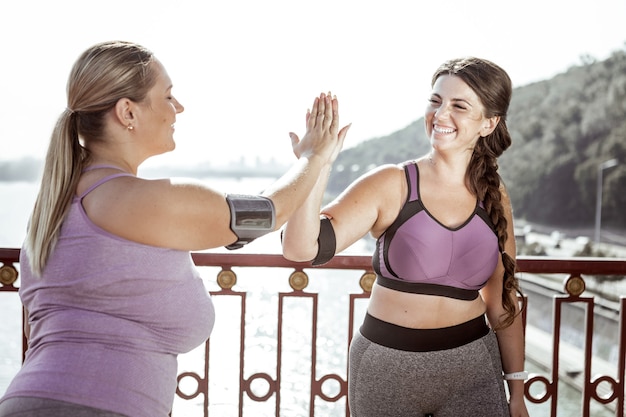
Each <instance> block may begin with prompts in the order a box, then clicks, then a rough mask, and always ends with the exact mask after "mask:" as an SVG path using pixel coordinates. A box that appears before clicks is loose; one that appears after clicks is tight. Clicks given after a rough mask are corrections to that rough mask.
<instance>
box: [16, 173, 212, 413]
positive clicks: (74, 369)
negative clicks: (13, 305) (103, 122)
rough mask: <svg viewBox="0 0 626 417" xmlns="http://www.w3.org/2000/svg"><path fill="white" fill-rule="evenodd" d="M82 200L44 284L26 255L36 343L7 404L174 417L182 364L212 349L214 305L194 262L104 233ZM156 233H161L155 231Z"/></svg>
mask: <svg viewBox="0 0 626 417" xmlns="http://www.w3.org/2000/svg"><path fill="white" fill-rule="evenodd" d="M123 175H130V174H126V173H120V174H114V175H111V176H109V177H106V178H104V179H102V180H101V181H100V182H98V183H96V184H94V185H93V186H92V187H91V188H90V189H89V190H87V191H86V192H85V193H84V194H83V195H81V196H79V197H75V199H74V201H73V202H72V204H71V207H70V209H69V212H68V213H67V216H66V218H65V220H64V222H63V225H62V227H61V232H60V236H59V239H58V242H57V245H56V247H55V248H54V250H53V252H52V253H51V255H50V258H49V260H48V263H47V265H46V267H45V269H44V271H43V273H42V277H41V278H36V277H33V276H32V274H31V272H30V263H29V258H28V254H27V253H26V250H24V248H23V249H22V251H21V255H20V270H21V275H20V277H21V287H20V291H19V292H20V297H21V299H22V302H23V303H24V305H25V307H26V308H27V309H28V311H29V322H30V325H31V334H30V336H31V337H30V340H29V346H28V351H27V352H26V359H25V361H24V364H23V366H22V368H21V369H20V371H19V372H18V374H17V375H16V377H15V378H14V379H13V381H12V382H11V384H10V386H9V388H8V389H7V391H6V393H5V396H4V398H8V397H16V396H35V397H45V398H51V399H56V400H61V401H69V402H73V403H77V404H82V405H86V406H90V407H96V408H100V409H104V410H110V411H114V412H117V413H120V414H124V415H128V416H133V417H166V416H167V415H168V413H169V412H170V410H171V407H172V403H173V400H174V395H175V392H176V386H177V381H176V375H177V372H178V364H177V355H178V354H180V353H184V352H187V351H190V350H191V349H193V348H195V347H196V346H198V345H200V344H202V343H203V342H204V341H206V340H207V338H208V337H209V335H210V334H211V330H212V328H213V323H214V320H215V312H214V308H213V303H212V301H211V298H210V296H209V294H208V292H207V290H206V289H205V286H204V283H203V281H202V279H201V277H200V275H199V272H198V271H197V269H196V267H195V265H194V263H193V261H192V259H191V255H190V254H189V252H186V251H178V250H171V249H166V248H160V247H153V246H148V245H143V244H139V243H136V242H132V241H129V240H126V239H123V238H120V237H118V236H115V235H113V234H111V233H108V232H106V231H104V230H103V229H101V228H99V227H98V226H96V225H95V224H94V223H93V222H91V220H90V219H89V218H88V217H87V214H86V213H85V210H84V208H83V206H82V198H83V197H84V196H85V195H86V194H87V193H89V192H90V191H91V190H92V189H94V188H95V187H97V186H99V185H100V184H102V183H104V182H105V181H108V180H110V179H112V178H116V177H119V176H123ZM154 227H159V225H158V224H155V225H154Z"/></svg>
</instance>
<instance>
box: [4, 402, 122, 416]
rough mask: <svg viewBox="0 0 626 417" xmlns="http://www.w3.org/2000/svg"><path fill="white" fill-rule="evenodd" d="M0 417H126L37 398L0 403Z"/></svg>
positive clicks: (82, 406)
mask: <svg viewBox="0 0 626 417" xmlns="http://www.w3.org/2000/svg"><path fill="white" fill-rule="evenodd" d="M0 417H125V416H124V415H122V414H117V413H113V412H111V411H106V410H99V409H97V408H91V407H85V406H84V405H79V404H73V403H67V402H64V401H57V400H50V399H48V398H37V397H13V398H8V399H6V400H4V401H2V402H1V403H0Z"/></svg>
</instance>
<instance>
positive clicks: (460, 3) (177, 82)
mask: <svg viewBox="0 0 626 417" xmlns="http://www.w3.org/2000/svg"><path fill="white" fill-rule="evenodd" d="M624 21H626V1H625V0H594V1H579V0H568V1H563V0H548V1H546V0H541V1H540V0H524V1H520V0H510V1H501V0H474V1H467V0H445V1H444V0H442V1H419V0H384V1H383V0H380V1H372V0H316V1H300V0H263V1H259V0H224V1H208V0H207V1H196V0H178V1H176V2H172V1H165V0H123V1H120V0H108V1H100V2H91V1H84V0H54V1H50V0H21V1H12V2H2V5H0V39H2V40H3V42H2V43H3V46H2V52H0V81H1V82H2V93H3V94H2V100H0V161H3V160H12V159H16V158H22V157H25V156H32V157H35V158H43V157H44V156H45V153H46V149H47V144H48V140H49V136H50V132H51V130H52V127H53V126H54V123H55V122H56V119H57V117H58V116H59V114H60V113H61V112H62V111H63V109H64V108H65V106H66V95H65V87H66V83H67V77H68V74H69V71H70V68H71V66H72V64H73V63H74V61H75V59H76V58H77V57H78V55H79V54H80V53H82V52H83V51H84V50H85V49H87V48H88V47H90V46H91V45H93V44H95V43H98V42H101V41H105V40H112V39H120V40H128V41H133V42H137V43H140V44H142V45H144V46H146V47H148V48H149V49H151V50H152V51H153V52H154V53H155V55H156V56H157V58H158V59H159V60H160V61H161V62H162V63H163V64H164V65H165V67H166V69H167V71H168V73H169V75H170V77H171V79H172V81H173V84H174V89H173V93H174V95H175V96H176V97H177V98H178V100H179V101H180V102H181V103H182V104H183V105H184V106H185V111H184V112H183V113H182V114H180V115H179V116H178V119H177V123H176V133H175V139H176V143H177V147H176V150H175V151H173V152H171V153H167V154H165V155H161V156H157V157H154V158H151V159H150V160H149V161H147V162H146V163H145V164H144V166H146V165H148V166H150V165H155V166H159V165H186V166H189V165H190V164H209V165H211V166H220V165H224V164H227V163H231V162H233V161H240V162H243V163H246V164H254V162H255V161H256V160H257V159H258V160H261V161H269V160H271V159H272V158H274V159H275V160H277V161H279V162H281V163H290V162H291V161H293V159H294V157H293V154H292V152H291V142H290V139H289V136H288V133H289V132H290V131H294V132H296V133H298V134H299V135H302V134H303V133H304V127H305V126H304V120H305V113H306V109H307V108H309V107H311V105H312V102H313V98H314V97H315V96H317V95H319V93H320V92H322V91H324V92H326V91H331V92H332V93H333V94H336V95H337V97H338V99H339V106H340V123H341V125H345V124H348V123H352V127H351V128H350V131H349V133H348V136H347V138H346V142H345V145H344V148H349V147H352V146H355V145H357V144H358V143H360V142H361V141H363V140H367V139H371V138H375V137H380V136H386V135H388V134H391V133H393V132H395V131H398V130H400V129H403V128H404V127H406V126H408V125H409V124H411V123H412V122H414V121H415V120H417V119H419V118H421V117H422V115H423V110H424V108H425V105H426V101H427V98H428V95H429V92H430V77H431V74H432V73H433V72H434V70H435V69H436V68H437V66H438V65H439V64H440V63H441V62H443V61H445V60H447V59H450V58H454V57H458V56H465V55H475V56H479V57H482V58H486V59H490V60H492V61H494V62H496V63H497V64H499V65H500V66H502V67H503V68H504V69H506V70H507V72H508V73H509V75H510V76H511V79H512V80H513V84H514V86H515V87H518V86H523V85H527V84H530V83H532V82H536V81H541V80H544V79H548V78H551V77H553V76H554V75H556V74H559V73H562V72H565V71H566V70H567V69H568V68H570V67H572V66H574V65H579V64H580V63H581V59H580V58H581V57H582V56H585V55H589V56H591V57H593V58H596V59H598V60H602V59H606V58H607V57H608V56H610V54H611V53H612V52H614V51H616V50H620V49H624V47H625V45H626V44H625V42H626V31H624V24H623V22H624ZM546 117H549V115H546Z"/></svg>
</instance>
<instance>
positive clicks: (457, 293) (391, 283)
mask: <svg viewBox="0 0 626 417" xmlns="http://www.w3.org/2000/svg"><path fill="white" fill-rule="evenodd" d="M376 283H377V284H378V285H380V286H382V287H385V288H389V289H392V290H396V291H401V292H408V293H412V294H425V295H437V296H443V297H448V298H454V299H457V300H465V301H472V300H475V299H476V298H477V297H478V290H467V289H464V288H456V287H450V286H448V285H440V284H428V283H424V282H407V281H398V280H396V279H391V278H385V277H383V276H380V275H377V276H376Z"/></svg>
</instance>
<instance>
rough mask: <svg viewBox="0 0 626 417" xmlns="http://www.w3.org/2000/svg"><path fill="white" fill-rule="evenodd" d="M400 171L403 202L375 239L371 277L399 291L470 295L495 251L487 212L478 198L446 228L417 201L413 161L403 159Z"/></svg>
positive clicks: (495, 240) (482, 283)
mask: <svg viewBox="0 0 626 417" xmlns="http://www.w3.org/2000/svg"><path fill="white" fill-rule="evenodd" d="M404 171H405V174H406V179H407V183H408V189H409V193H408V196H407V201H406V202H405V204H404V206H403V207H402V210H400V214H398V217H397V218H396V220H394V222H393V223H392V224H391V226H389V228H387V230H386V231H385V232H384V233H383V234H382V235H381V236H380V237H379V238H378V240H377V242H376V251H375V253H374V255H373V259H372V264H373V267H374V270H375V271H376V273H377V275H378V276H377V280H376V282H377V283H378V284H379V285H382V286H383V287H387V288H392V289H394V290H398V291H402V292H410V293H417V294H429V295H440V296H444V297H450V298H456V299H460V300H473V299H475V298H476V297H478V290H479V289H481V288H483V287H484V286H485V284H486V283H487V280H488V279H489V277H490V276H491V274H493V271H494V270H495V268H496V266H497V264H498V258H499V256H500V251H499V248H498V238H497V236H496V233H495V230H494V226H493V224H492V222H491V220H490V219H489V216H488V215H487V212H486V211H485V209H484V208H483V206H482V203H479V202H478V201H477V202H476V208H475V209H474V212H473V213H472V215H471V216H470V217H469V218H468V219H467V221H465V223H463V224H462V225H460V226H459V227H456V228H449V227H446V226H444V225H443V224H441V223H440V222H439V221H437V219H435V218H434V217H433V216H432V215H431V214H430V213H429V212H428V210H427V209H426V208H425V207H424V205H423V204H422V201H421V200H420V195H419V171H418V168H417V163H415V162H407V163H405V164H404Z"/></svg>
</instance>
